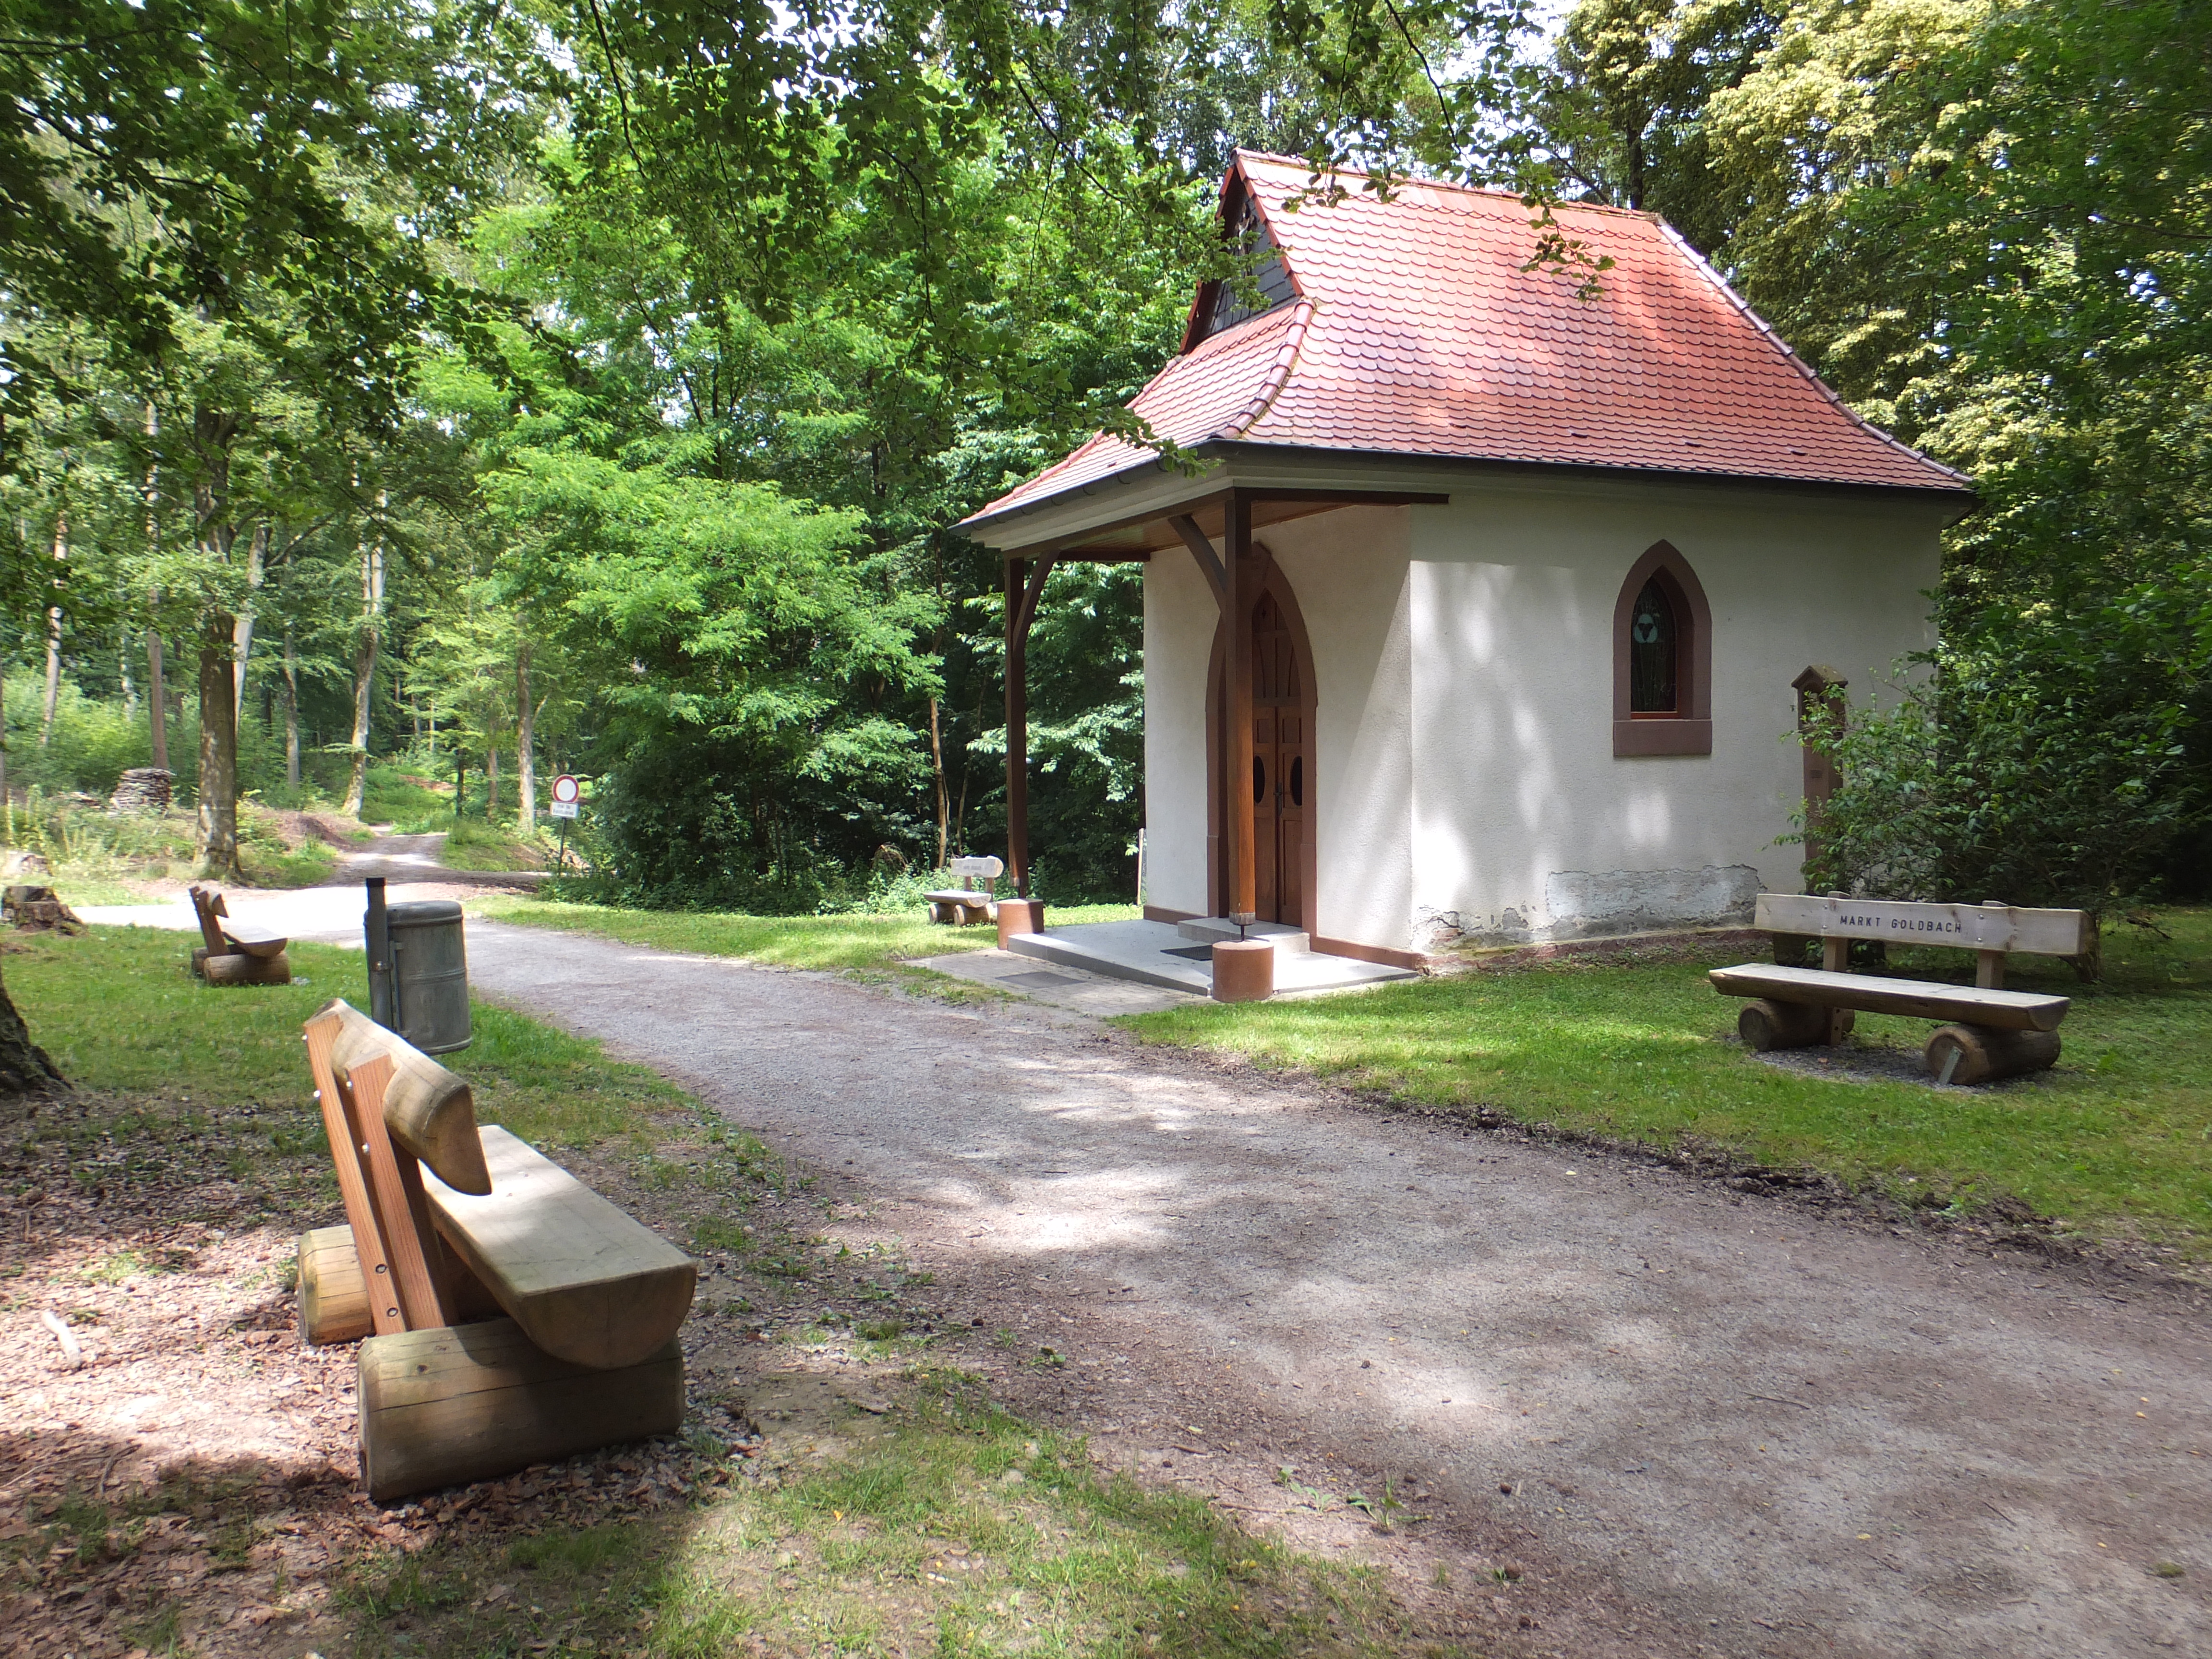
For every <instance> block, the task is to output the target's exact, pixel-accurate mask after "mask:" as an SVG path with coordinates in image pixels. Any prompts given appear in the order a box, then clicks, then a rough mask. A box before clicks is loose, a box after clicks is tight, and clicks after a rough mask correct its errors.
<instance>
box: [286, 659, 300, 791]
mask: <svg viewBox="0 0 2212 1659" xmlns="http://www.w3.org/2000/svg"><path fill="white" fill-rule="evenodd" d="M284 781H285V782H286V783H288V784H289V785H291V786H292V787H293V788H295V789H297V788H298V787H300V653H299V649H298V647H297V646H296V645H295V642H294V641H293V638H292V624H291V623H285V624H284Z"/></svg>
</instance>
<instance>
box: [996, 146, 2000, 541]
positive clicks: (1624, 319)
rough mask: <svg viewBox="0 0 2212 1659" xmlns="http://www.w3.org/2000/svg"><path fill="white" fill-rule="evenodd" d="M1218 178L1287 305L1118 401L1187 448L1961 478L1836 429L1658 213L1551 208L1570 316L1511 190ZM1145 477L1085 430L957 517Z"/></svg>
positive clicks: (1889, 445)
mask: <svg viewBox="0 0 2212 1659" xmlns="http://www.w3.org/2000/svg"><path fill="white" fill-rule="evenodd" d="M1235 165H1236V171H1237V173H1242V175H1243V178H1244V179H1246V180H1247V181H1248V182H1249V185H1250V188H1251V191H1252V195H1253V197H1254V199H1255V202H1257V204H1259V207H1260V210H1261V213H1262V215H1263V216H1265V218H1266V220H1267V228H1268V230H1269V232H1270V234H1272V235H1273V238H1274V240H1275V243H1276V245H1277V246H1278V247H1279V249H1280V250H1281V252H1282V256H1283V258H1284V261H1285V264H1286V265H1287V266H1288V268H1289V270H1290V275H1291V281H1292V283H1294V284H1295V285H1296V287H1297V294H1298V296H1299V297H1298V298H1297V300H1296V301H1293V302H1291V303H1288V304H1284V305H1280V306H1278V307H1276V308H1275V309H1274V310H1273V311H1270V312H1267V313H1264V314H1262V315H1261V316H1258V317H1254V318H1251V319H1248V320H1246V321H1244V322H1242V323H1239V324H1237V325H1236V326H1234V327H1232V328H1230V329H1228V330H1226V331H1224V332H1222V333H1219V334H1217V335H1214V336H1212V337H1210V338H1207V339H1205V340H1202V341H1200V343H1198V344H1197V345H1196V346H1195V347H1194V349H1189V350H1187V351H1185V352H1183V353H1182V354H1181V355H1179V356H1176V358H1174V359H1173V360H1172V361H1171V362H1170V363H1169V364H1168V366H1167V367H1166V368H1164V369H1162V370H1161V371H1160V373H1159V374H1158V375H1156V376H1155V377H1154V378H1153V380H1152V382H1151V384H1150V385H1148V386H1146V387H1145V389H1144V390H1143V391H1142V392H1139V393H1138V394H1137V397H1136V398H1135V400H1134V401H1133V403H1132V404H1130V407H1131V408H1132V409H1133V410H1135V411H1136V412H1137V413H1139V414H1140V415H1142V416H1144V417H1145V418H1146V420H1147V421H1148V422H1150V423H1151V425H1152V429H1153V431H1155V432H1157V433H1158V434H1159V435H1161V436H1163V437H1164V438H1167V439H1170V440H1171V441H1174V442H1176V443H1177V444H1180V445H1182V446H1184V447H1197V446H1199V445H1200V444H1202V443H1206V442H1208V441H1243V442H1246V443H1252V444H1279V445H1285V446H1292V447H1301V448H1307V449H1333V450H1342V451H1346V452H1348V453H1364V454H1389V455H1404V456H1431V457H1438V458H1451V459H1475V460H1493V461H1504V462H1515V463H1523V464H1537V465H1563V466H1589V467H1604V468H1616V469H1619V468H1625V469H1628V470H1632V471H1650V472H1666V473H1691V474H1705V475H1709V476H1712V477H1729V478H1772V479H1777V480H1788V481H1792V482H1798V483H1832V484H1855V485H1872V486H1876V487H1887V488H1891V489H1929V490H1939V491H1950V492H1959V493H1963V492H1965V491H1966V490H1968V489H1971V487H1972V486H1971V483H1970V482H1969V481H1968V480H1967V479H1966V477H1965V476H1964V475H1962V474H1960V473H1958V472H1954V471H1951V470H1950V469H1949V468H1948V467H1944V466H1941V465H1937V464H1936V462H1934V461H1931V460H1929V459H1928V458H1927V457H1926V456H1924V455H1922V454H1921V453H1919V452H1917V450H1914V449H1911V448H1909V447H1906V446H1905V445H1904V444H1902V443H1899V441H1897V440H1896V439H1894V438H1892V437H1891V436H1889V435H1887V433H1885V432H1882V431H1881V430H1879V429H1878V428H1875V427H1873V426H1870V425H1869V424H1868V423H1867V422H1864V421H1862V420H1860V419H1859V418H1858V416H1856V415H1854V414H1852V413H1851V412H1850V410H1849V409H1847V408H1846V407H1844V404H1843V402H1842V400H1841V399H1839V398H1837V396H1836V395H1835V394H1834V393H1833V392H1830V391H1829V390H1828V388H1827V387H1826V386H1823V385H1821V383H1820V380H1818V379H1817V378H1815V376H1814V374H1813V372H1812V371H1811V370H1810V369H1809V368H1807V367H1806V366H1805V365H1804V363H1803V362H1801V361H1800V360H1799V359H1798V358H1797V357H1796V355H1795V354H1794V353H1792V352H1791V351H1790V349H1789V348H1788V347H1787V346H1785V345H1784V344H1783V343H1782V341H1781V339H1780V338H1779V337H1778V336H1777V335H1776V334H1775V332H1774V331H1773V330H1772V329H1771V328H1769V327H1768V326H1767V325H1766V324H1765V323H1764V322H1762V321H1761V320H1760V319H1759V318H1758V317H1757V316H1755V315H1754V314H1753V312H1752V310H1751V307H1748V306H1747V305H1746V304H1744V302H1743V301H1741V299H1739V298H1738V297H1737V296H1736V295H1735V293H1734V291H1733V290H1731V289H1729V286H1728V284H1727V283H1723V281H1722V280H1721V279H1720V277H1719V276H1718V275H1717V274H1716V273H1715V272H1714V270H1712V268H1711V266H1710V265H1708V264H1706V263H1705V261H1704V260H1703V259H1702V258H1699V256H1698V254H1697V252H1696V251H1695V250H1694V249H1692V247H1691V246H1689V244H1688V243H1686V242H1685V241H1684V240H1682V239H1681V238H1680V236H1679V235H1677V234H1675V233H1674V230H1673V228H1671V227H1669V226H1668V225H1667V224H1665V223H1664V222H1662V221H1661V220H1659V219H1657V218H1656V217H1654V216H1650V215H1648V214H1642V213H1629V212H1624V211H1621V210H1617V209H1612V208H1593V207H1573V206H1561V207H1559V208H1558V209H1557V210H1555V216H1556V218H1557V219H1558V221H1559V227H1560V228H1561V230H1562V231H1564V232H1565V234H1567V235H1568V236H1571V237H1573V238H1575V239H1577V240H1579V241H1581V242H1583V244H1584V245H1586V246H1588V247H1589V249H1590V250H1591V251H1592V252H1593V253H1596V254H1604V255H1609V256H1611V258H1613V262H1614V263H1613V268H1612V269H1611V270H1607V271H1606V272H1604V273H1603V275H1602V276H1600V278H1599V279H1598V280H1599V283H1600V286H1601V293H1600V295H1599V296H1598V297H1597V298H1595V299H1594V300H1587V301H1585V300H1579V299H1577V297H1576V289H1577V287H1578V285H1579V283H1580V278H1579V277H1578V276H1575V275H1573V274H1570V273H1562V272H1556V271H1546V270H1522V265H1524V264H1527V263H1528V258H1529V256H1530V254H1531V253H1532V252H1534V248H1535V240H1536V233H1535V232H1534V230H1533V229H1532V228H1530V223H1529V217H1530V216H1529V210H1528V208H1527V207H1525V206H1524V205H1522V201H1521V199H1520V197H1517V196H1514V195H1511V194H1510V193H1508V192H1504V191H1488V190H1472V189H1468V188H1464V187H1462V186H1457V185H1431V184H1407V185H1401V186H1400V187H1399V189H1398V190H1397V191H1396V192H1395V199H1394V200H1392V201H1389V202H1384V201H1382V200H1380V199H1379V198H1377V197H1375V196H1373V195H1371V194H1369V193H1366V192H1364V191H1358V192H1357V193H1354V194H1352V195H1349V196H1347V197H1346V198H1345V199H1344V200H1343V201H1342V202H1340V204H1338V205H1336V206H1334V207H1326V206H1322V205H1318V204H1315V205H1309V206H1306V207H1304V208H1302V209H1300V210H1298V211H1297V212H1295V213H1290V212H1285V211H1284V210H1283V207H1282V204H1283V202H1284V201H1285V198H1286V197H1291V196H1293V195H1295V194H1297V192H1299V191H1303V190H1304V188H1305V187H1306V184H1307V180H1308V172H1307V168H1306V165H1305V163H1304V162H1303V161H1287V160H1285V159H1283V158H1281V157H1277V156H1267V155H1256V154H1255V153H1253V152H1250V151H1240V152H1238V155H1237V161H1236V164H1235ZM1232 176H1234V175H1233V174H1232ZM1153 464H1154V459H1153V456H1152V452H1150V451H1148V450H1146V449H1143V448H1140V447H1136V446H1133V445H1131V444H1128V443H1127V442H1125V441H1122V440H1121V439H1119V438H1115V437H1110V436H1108V435H1105V434H1103V433H1102V434H1100V435H1098V436H1097V437H1095V438H1093V439H1091V441H1090V442H1088V443H1086V444H1085V445H1084V446H1083V447H1081V448H1079V449H1078V450H1077V451H1075V453H1073V454H1072V455H1069V456H1068V457H1067V458H1066V459H1064V460H1062V461H1060V463H1059V464H1058V465H1055V466H1054V467H1052V468H1050V469H1049V470H1048V471H1045V472H1043V473H1042V474H1040V475H1039V476H1038V477H1035V478H1032V479H1031V480H1030V481H1029V482H1028V483H1025V484H1023V485H1022V486H1021V487H1020V488H1018V489H1015V490H1013V491H1012V492H1011V493H1010V494H1008V495H1004V496H1002V497H1000V499H999V500H998V501H994V502H992V503H991V505H990V506H988V507H985V508H984V509H983V510H982V511H981V512H980V513H977V514H975V519H984V518H989V517H993V516H995V515H996V514H998V513H1004V512H1006V511H1008V510H1010V509H1013V508H1017V507H1030V506H1035V505H1036V504H1038V503H1040V502H1042V501H1045V500H1046V499H1048V498H1049V497H1052V496H1054V495H1059V494H1060V493H1061V492H1062V491H1064V490H1066V489H1072V488H1074V487H1077V486H1079V485H1082V484H1085V483H1095V482H1096V481H1097V480H1098V479H1101V478H1103V477H1108V476H1109V475H1112V474H1114V473H1118V472H1123V471H1129V470H1130V469H1133V468H1135V467H1139V466H1146V465H1153ZM974 521H975V520H969V522H971V523H972V522H974Z"/></svg>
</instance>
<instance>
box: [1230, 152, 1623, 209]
mask: <svg viewBox="0 0 2212 1659" xmlns="http://www.w3.org/2000/svg"><path fill="white" fill-rule="evenodd" d="M1237 160H1238V161H1273V162H1277V163H1279V164H1281V165H1283V166H1285V167H1297V168H1300V169H1301V170H1303V171H1304V173H1306V174H1307V176H1308V177H1313V176H1315V174H1316V168H1315V167H1314V164H1313V163H1312V162H1311V161H1309V160H1307V159H1306V158H1305V157H1304V156H1303V155H1279V154H1277V153H1276V152H1275V151H1273V150H1267V149H1240V150H1238V151H1237ZM1318 173H1319V174H1320V176H1322V177H1324V178H1325V177H1328V175H1330V174H1332V173H1342V174H1343V175H1344V176H1345V177H1346V178H1347V179H1372V178H1373V177H1374V176H1375V175H1374V173H1371V172H1370V171H1369V170H1368V169H1367V168H1365V167H1322V168H1320V169H1318ZM1403 182H1405V183H1407V184H1409V185H1419V187H1420V188H1422V189H1424V190H1447V191H1452V192H1454V193H1455V194H1456V195H1461V196H1484V197H1496V198H1498V200H1500V201H1506V202H1514V203H1517V204H1520V205H1521V206H1522V207H1527V206H1528V205H1529V198H1528V197H1527V196H1526V195H1524V194H1523V193H1522V191H1517V190H1512V189H1509V188H1508V187H1507V186H1505V185H1468V184H1462V183H1460V182H1459V181H1458V180H1456V179H1429V178H1424V177H1422V176H1420V175H1419V174H1417V173H1407V174H1406V175H1405V176H1404V180H1403ZM1378 199H1379V198H1378ZM1392 205H1396V204H1392ZM1552 205H1553V208H1554V209H1555V210H1556V209H1559V208H1568V209H1571V210H1573V211H1575V212H1577V213H1604V214H1610V215H1612V216H1614V217H1616V218H1621V219H1641V220H1644V221H1646V222H1653V223H1656V222H1661V221H1660V218H1659V216H1658V215H1657V214H1656V213H1653V212H1651V211H1650V210H1648V209H1644V208H1625V207H1614V206H1613V204H1611V203H1609V202H1567V201H1560V202H1554V203H1553V204H1552Z"/></svg>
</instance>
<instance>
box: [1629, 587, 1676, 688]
mask: <svg viewBox="0 0 2212 1659" xmlns="http://www.w3.org/2000/svg"><path fill="white" fill-rule="evenodd" d="M1680 637H1681V635H1680V629H1678V628H1677V626H1676V624H1675V620H1674V605H1673V603H1672V602H1671V601H1670V600H1669V599H1668V597H1667V590H1666V589H1665V588H1664V587H1662V586H1660V582H1659V579H1658V578H1657V577H1656V576H1654V577H1653V578H1652V579H1651V580H1650V581H1648V582H1646V583H1644V591H1643V592H1641V593H1638V595H1637V596H1636V610H1635V611H1634V613H1633V614H1632V616H1631V617H1630V618H1629V623H1628V710H1629V713H1630V714H1674V713H1676V712H1678V708H1677V704H1676V701H1675V690H1674V685H1675V671H1674V670H1675V657H1676V655H1677V652H1676V649H1675V645H1676V641H1678V640H1679V639H1680Z"/></svg>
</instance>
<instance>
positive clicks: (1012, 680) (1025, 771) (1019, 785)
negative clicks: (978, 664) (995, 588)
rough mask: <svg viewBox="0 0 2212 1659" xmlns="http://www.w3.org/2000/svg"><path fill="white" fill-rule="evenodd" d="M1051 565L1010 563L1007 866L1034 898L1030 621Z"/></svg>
mask: <svg viewBox="0 0 2212 1659" xmlns="http://www.w3.org/2000/svg"><path fill="white" fill-rule="evenodd" d="M1032 563H1034V564H1035V565H1036V569H1035V571H1034V572H1032V571H1031V570H1030V566H1031V564H1032ZM1052 565H1053V562H1052V561H1051V560H1050V559H1037V560H1035V561H1031V560H1029V559H1008V560H1007V561H1006V869H1007V871H1008V872H1010V873H1011V874H1012V877H1013V878H1014V892H1015V894H1016V895H1017V896H1019V897H1022V898H1027V897H1028V896H1030V623H1033V622H1035V621H1036V610H1037V603H1038V601H1039V600H1041V599H1043V598H1044V584H1045V578H1046V577H1048V576H1049V575H1051V574H1052ZM1024 577H1026V578H1027V580H1024Z"/></svg>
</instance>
